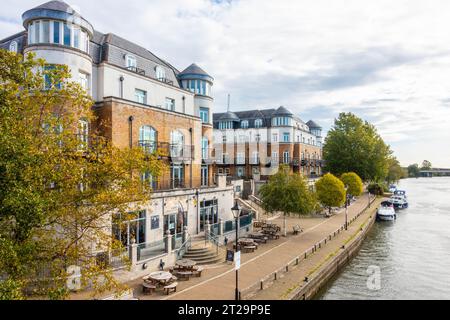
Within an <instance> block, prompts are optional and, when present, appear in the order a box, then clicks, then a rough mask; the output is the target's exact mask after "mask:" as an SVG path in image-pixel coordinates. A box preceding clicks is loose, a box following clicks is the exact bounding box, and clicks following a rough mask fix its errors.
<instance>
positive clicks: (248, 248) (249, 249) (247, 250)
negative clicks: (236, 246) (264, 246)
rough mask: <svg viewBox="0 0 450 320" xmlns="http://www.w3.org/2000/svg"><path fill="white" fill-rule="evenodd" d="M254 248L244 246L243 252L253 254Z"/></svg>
mask: <svg viewBox="0 0 450 320" xmlns="http://www.w3.org/2000/svg"><path fill="white" fill-rule="evenodd" d="M255 250H256V246H245V247H244V252H255Z"/></svg>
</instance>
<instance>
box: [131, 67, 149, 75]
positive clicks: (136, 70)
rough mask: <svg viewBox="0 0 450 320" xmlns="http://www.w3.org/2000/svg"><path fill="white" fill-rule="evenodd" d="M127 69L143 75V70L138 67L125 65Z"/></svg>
mask: <svg viewBox="0 0 450 320" xmlns="http://www.w3.org/2000/svg"><path fill="white" fill-rule="evenodd" d="M127 70H130V71H131V72H134V73H137V74H140V75H143V76H145V70H144V69H139V68H137V67H133V66H130V67H127Z"/></svg>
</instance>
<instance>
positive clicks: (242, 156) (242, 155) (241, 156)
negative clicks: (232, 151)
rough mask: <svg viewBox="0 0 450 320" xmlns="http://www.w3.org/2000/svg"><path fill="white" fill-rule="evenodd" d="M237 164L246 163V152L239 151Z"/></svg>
mask: <svg viewBox="0 0 450 320" xmlns="http://www.w3.org/2000/svg"><path fill="white" fill-rule="evenodd" d="M236 162H237V164H245V153H244V152H238V153H237V157H236Z"/></svg>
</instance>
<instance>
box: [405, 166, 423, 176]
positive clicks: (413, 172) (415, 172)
mask: <svg viewBox="0 0 450 320" xmlns="http://www.w3.org/2000/svg"><path fill="white" fill-rule="evenodd" d="M419 175H420V169H419V165H418V164H417V163H415V164H411V165H409V166H408V176H409V177H412V178H417V177H418V176H419Z"/></svg>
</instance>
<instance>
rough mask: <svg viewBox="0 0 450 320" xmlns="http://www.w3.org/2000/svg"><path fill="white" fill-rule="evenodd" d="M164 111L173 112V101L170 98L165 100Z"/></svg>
mask: <svg viewBox="0 0 450 320" xmlns="http://www.w3.org/2000/svg"><path fill="white" fill-rule="evenodd" d="M166 109H167V110H171V111H175V100H174V99H171V98H166Z"/></svg>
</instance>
